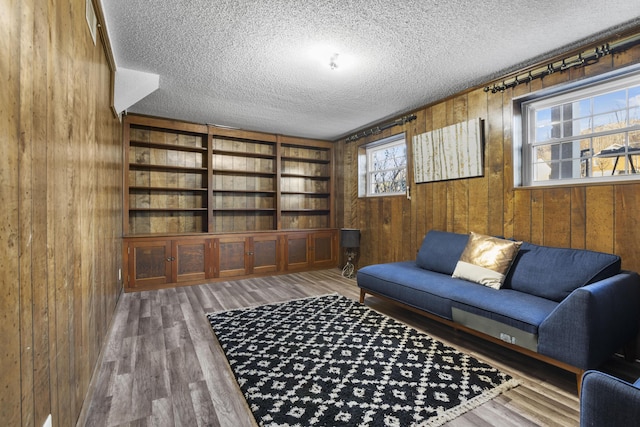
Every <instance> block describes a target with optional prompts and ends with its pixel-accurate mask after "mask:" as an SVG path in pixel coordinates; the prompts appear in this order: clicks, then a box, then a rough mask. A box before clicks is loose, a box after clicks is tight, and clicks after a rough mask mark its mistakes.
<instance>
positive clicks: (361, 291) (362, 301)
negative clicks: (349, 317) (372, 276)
mask: <svg viewBox="0 0 640 427" xmlns="http://www.w3.org/2000/svg"><path fill="white" fill-rule="evenodd" d="M365 294H366V292H365V291H364V289H360V304H364V296H365Z"/></svg>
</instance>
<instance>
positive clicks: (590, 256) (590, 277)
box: [503, 242, 621, 302]
mask: <svg viewBox="0 0 640 427" xmlns="http://www.w3.org/2000/svg"><path fill="white" fill-rule="evenodd" d="M620 265H621V261H620V257H619V256H617V255H612V254H605V253H601V252H593V251H588V250H581V249H567V248H553V247H548V246H538V245H534V244H532V243H528V242H524V243H523V244H522V246H520V250H519V251H518V255H517V256H516V259H515V261H514V262H513V264H512V266H511V270H509V273H508V274H507V277H506V279H505V282H504V285H503V287H504V288H511V289H513V290H517V291H521V292H525V293H528V294H531V295H536V296H539V297H542V298H547V299H550V300H553V301H558V302H559V301H562V300H563V299H565V298H566V297H567V296H569V294H570V293H571V292H573V291H574V290H575V289H577V288H579V287H582V286H585V285H588V284H590V283H593V282H596V281H599V280H602V279H606V278H607V277H611V276H614V275H615V274H618V273H619V272H620Z"/></svg>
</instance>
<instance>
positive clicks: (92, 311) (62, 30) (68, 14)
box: [0, 0, 122, 427]
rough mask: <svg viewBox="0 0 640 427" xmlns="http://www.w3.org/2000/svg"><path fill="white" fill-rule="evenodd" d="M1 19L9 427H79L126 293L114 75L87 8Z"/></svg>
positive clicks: (20, 5) (1, 2) (24, 10)
mask: <svg viewBox="0 0 640 427" xmlns="http://www.w3.org/2000/svg"><path fill="white" fill-rule="evenodd" d="M0 10H2V13H0V76H2V90H0V111H1V113H0V138H2V155H1V156H0V205H1V207H0V343H1V344H0V369H1V372H2V373H1V374H0V378H1V379H0V425H3V426H18V425H24V426H38V427H39V426H41V425H42V424H43V423H44V422H45V419H46V417H47V416H48V414H50V413H51V414H52V418H53V425H55V426H72V425H75V422H76V420H77V417H78V415H79V413H80V410H81V407H82V403H83V400H84V397H85V395H86V392H87V389H88V386H89V382H90V379H91V375H92V373H93V370H94V366H95V364H96V361H97V359H98V355H99V352H100V349H101V347H102V343H103V342H104V341H105V338H106V333H107V329H108V325H109V322H110V319H111V317H112V314H113V311H114V308H115V303H116V301H117V298H118V297H119V295H120V292H121V283H119V282H118V268H119V267H120V266H121V261H120V256H119V254H120V253H121V252H122V251H121V240H120V237H121V234H122V213H121V210H122V149H121V135H120V134H121V130H120V125H119V122H118V120H117V119H116V118H114V117H113V115H112V113H111V109H110V91H111V89H110V88H111V83H110V82H111V70H110V66H109V64H108V61H107V59H106V58H107V57H106V55H105V52H104V50H103V46H102V44H101V41H100V40H98V41H97V45H94V43H93V40H92V39H91V35H90V32H89V30H88V27H87V24H86V22H85V1H84V0H72V1H59V2H51V1H49V2H46V1H45V2H43V1H36V0H0Z"/></svg>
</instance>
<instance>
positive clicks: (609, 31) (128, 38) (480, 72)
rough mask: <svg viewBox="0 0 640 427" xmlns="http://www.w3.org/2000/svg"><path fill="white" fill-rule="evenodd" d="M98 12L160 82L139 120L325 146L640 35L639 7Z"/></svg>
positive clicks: (232, 6)
mask: <svg viewBox="0 0 640 427" xmlns="http://www.w3.org/2000/svg"><path fill="white" fill-rule="evenodd" d="M101 1H102V5H103V9H104V13H105V18H106V26H107V31H108V33H109V37H110V40H111V44H112V47H113V50H114V57H115V60H116V65H117V66H118V67H124V68H128V69H133V70H138V71H144V72H148V73H155V74H159V75H160V88H159V90H157V91H155V92H154V93H152V94H151V95H149V96H147V97H146V98H144V99H142V100H141V101H139V102H138V103H136V104H134V105H133V106H131V107H130V108H129V109H128V111H129V112H135V113H142V114H149V115H154V116H161V117H170V118H175V119H181V120H187V121H193V122H198V123H210V124H218V125H224V126H230V127H238V128H242V129H252V130H261V131H265V132H272V133H279V134H286V135H296V136H304V137H313V138H321V139H329V140H335V139H338V138H339V137H341V136H345V135H347V134H350V133H353V132H354V131H356V130H359V129H362V128H364V127H367V126H368V125H370V124H372V123H375V122H378V121H380V120H383V119H387V118H395V117H397V116H399V115H401V114H403V113H405V112H408V111H411V110H414V109H416V108H418V107H421V106H423V105H426V104H428V103H430V102H433V101H436V100H439V99H442V98H445V97H447V96H449V95H452V94H455V93H457V92H460V91H461V90H464V89H466V88H468V87H472V86H476V85H479V84H485V83H488V82H489V81H490V80H492V79H495V78H497V77H500V76H502V75H504V74H505V73H506V72H508V71H514V70H516V69H519V68H520V67H522V66H525V65H529V64H532V63H534V62H536V61H537V60H539V59H540V58H542V57H544V56H546V55H549V54H551V53H556V52H558V51H564V50H569V49H571V48H572V47H575V45H576V43H585V42H589V41H597V40H600V39H601V38H602V37H603V36H609V35H615V34H617V33H618V32H620V31H622V30H625V29H629V28H632V27H635V26H638V25H640V0H600V1H598V0H540V1H534V2H532V1H529V0H526V1H525V0H512V1H508V2H507V1H503V0H502V1H498V0H483V1H478V0H422V1H416V0H410V1H409V0H391V1H387V0H319V1H306V0H305V1H299V0H290V1H286V0H263V1H242V0H235V1H217V0H171V1H169V0H164V1H149V0H101ZM333 53H338V54H339V56H338V61H339V66H338V68H337V69H335V70H332V69H331V68H330V67H329V61H330V57H331V55H332V54H333Z"/></svg>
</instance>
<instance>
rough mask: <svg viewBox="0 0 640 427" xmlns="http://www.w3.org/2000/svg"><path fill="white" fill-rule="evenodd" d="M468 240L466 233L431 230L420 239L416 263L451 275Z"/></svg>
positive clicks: (427, 268)
mask: <svg viewBox="0 0 640 427" xmlns="http://www.w3.org/2000/svg"><path fill="white" fill-rule="evenodd" d="M468 240H469V235H468V234H458V233H450V232H448V231H437V230H431V231H429V232H428V233H427V235H426V236H424V239H423V240H422V245H421V246H420V250H419V251H418V257H417V258H416V264H418V267H421V268H424V269H426V270H431V271H435V272H438V273H442V274H448V275H451V274H453V270H455V268H456V264H457V263H458V260H459V259H460V255H462V251H464V248H465V246H467V241H468Z"/></svg>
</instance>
